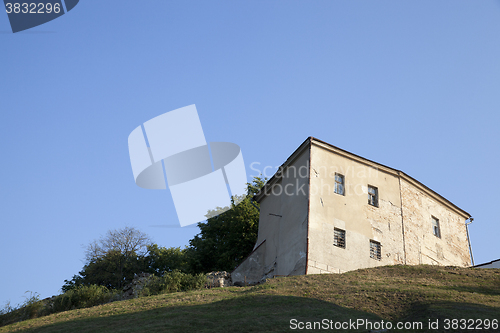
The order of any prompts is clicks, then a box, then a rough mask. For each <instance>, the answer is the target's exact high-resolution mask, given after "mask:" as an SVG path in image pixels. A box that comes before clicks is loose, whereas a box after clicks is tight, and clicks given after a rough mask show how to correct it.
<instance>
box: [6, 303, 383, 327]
mask: <svg viewBox="0 0 500 333" xmlns="http://www.w3.org/2000/svg"><path fill="white" fill-rule="evenodd" d="M94 309H97V307H96V308H94ZM96 312H97V311H96ZM67 313H68V319H63V320H66V321H60V322H57V323H52V324H46V325H43V324H42V323H43V321H44V319H45V320H50V316H49V317H43V318H39V319H34V320H30V321H27V322H24V323H19V324H18V325H14V326H11V328H12V330H11V331H14V330H15V331H16V332H72V333H75V332H106V333H117V332H120V333H122V332H123V333H125V332H218V333H219V332H289V331H292V330H291V329H290V320H291V319H293V318H294V319H297V321H303V322H306V321H309V322H314V321H317V322H319V321H322V320H323V319H328V320H333V321H334V322H335V321H347V322H348V321H349V319H352V320H356V319H369V320H371V321H380V320H381V318H380V317H378V316H376V315H374V314H371V313H367V312H362V311H357V310H353V309H349V308H345V307H341V306H338V305H335V304H332V303H329V302H325V301H321V300H316V299H309V298H302V297H295V296H275V295H253V296H243V297H239V298H235V299H230V300H222V301H218V302H214V303H208V304H198V305H190V306H189V305H183V306H165V307H158V308H155V309H150V310H144V311H135V312H131V313H126V314H116V315H107V316H106V317H97V314H96V317H93V318H89V317H85V318H77V317H75V318H72V319H70V318H69V312H67ZM42 325H43V326H42ZM21 327H22V328H21ZM0 331H1V330H0ZM294 331H296V330H294ZM352 331H353V332H366V330H365V329H360V330H352ZM7 332H9V331H7Z"/></svg>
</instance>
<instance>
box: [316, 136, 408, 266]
mask: <svg viewBox="0 0 500 333" xmlns="http://www.w3.org/2000/svg"><path fill="white" fill-rule="evenodd" d="M335 172H338V173H340V174H342V175H344V177H345V185H346V189H345V195H344V196H342V195H339V194H337V193H335V192H334V185H335ZM368 185H371V186H375V187H377V188H378V191H379V207H378V208H377V207H374V206H371V205H369V204H368ZM310 200H311V201H310V218H309V257H308V259H309V260H308V270H307V272H308V274H316V273H329V272H334V273H339V272H345V271H349V270H354V269H359V268H365V267H374V266H380V265H395V264H402V263H403V245H402V244H403V243H402V238H403V234H402V229H401V223H402V221H401V201H400V195H399V180H398V178H397V177H395V176H394V175H392V174H390V173H387V172H385V171H383V170H380V169H378V170H377V169H374V168H373V167H372V166H369V165H366V164H363V163H360V162H358V161H356V160H353V159H350V158H348V157H345V156H342V155H341V154H336V153H335V152H332V151H331V150H328V149H325V148H324V147H322V146H321V145H315V144H313V146H312V151H311V194H310ZM335 227H336V228H340V229H343V230H345V231H346V247H345V248H340V247H337V246H334V245H333V239H334V228H335ZM370 240H375V241H378V242H380V243H381V245H382V258H381V260H376V259H373V258H370Z"/></svg>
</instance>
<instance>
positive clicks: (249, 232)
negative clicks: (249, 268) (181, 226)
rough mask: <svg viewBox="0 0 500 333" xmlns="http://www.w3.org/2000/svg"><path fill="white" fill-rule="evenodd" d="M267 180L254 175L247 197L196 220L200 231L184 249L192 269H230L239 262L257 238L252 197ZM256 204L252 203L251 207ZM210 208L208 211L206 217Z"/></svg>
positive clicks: (256, 224) (256, 214) (195, 271)
mask: <svg viewBox="0 0 500 333" xmlns="http://www.w3.org/2000/svg"><path fill="white" fill-rule="evenodd" d="M265 181H266V179H263V178H261V177H254V179H253V181H252V183H248V184H247V196H246V197H245V198H244V199H242V198H236V199H242V200H241V201H240V200H236V202H238V201H240V202H239V203H238V204H235V200H234V199H235V198H233V199H232V204H231V209H230V210H228V211H226V212H224V213H222V214H220V215H217V216H212V217H210V218H208V219H207V222H205V223H203V222H200V223H198V227H199V228H200V233H199V234H198V235H196V236H195V237H194V238H193V239H191V240H190V241H189V244H190V246H189V248H188V249H187V254H188V260H189V266H190V269H191V271H192V272H194V273H199V272H210V271H221V270H225V271H231V270H233V269H234V268H235V267H236V266H237V265H238V264H239V263H240V262H242V261H243V260H244V259H245V258H246V256H248V254H250V252H251V251H252V249H253V246H254V245H255V242H256V241H257V233H258V226H259V210H258V208H257V207H256V206H257V205H258V204H256V203H253V202H252V201H251V199H252V197H253V196H254V195H255V194H256V193H258V192H259V190H260V189H261V187H262V186H264V184H265ZM254 205H255V206H254ZM213 213H214V212H213V211H212V212H209V214H208V215H209V216H210V215H211V214H212V215H213Z"/></svg>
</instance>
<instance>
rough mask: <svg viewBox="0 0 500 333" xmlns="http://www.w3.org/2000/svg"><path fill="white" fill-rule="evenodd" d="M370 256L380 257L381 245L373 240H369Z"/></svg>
mask: <svg viewBox="0 0 500 333" xmlns="http://www.w3.org/2000/svg"><path fill="white" fill-rule="evenodd" d="M370 258H373V259H377V260H380V259H381V258H382V246H381V245H380V243H379V242H376V241H374V240H370Z"/></svg>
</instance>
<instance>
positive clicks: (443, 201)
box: [254, 136, 471, 219]
mask: <svg viewBox="0 0 500 333" xmlns="http://www.w3.org/2000/svg"><path fill="white" fill-rule="evenodd" d="M313 144H314V145H316V146H318V147H321V148H323V149H326V150H329V151H331V152H334V153H336V154H338V155H341V156H344V157H346V158H349V159H351V160H354V161H356V162H359V163H362V164H365V165H367V166H370V167H373V168H376V169H378V170H380V171H383V172H386V173H389V174H392V175H394V176H395V177H400V178H401V179H404V180H405V181H407V182H408V183H410V184H412V185H413V186H415V187H416V188H418V189H419V190H421V191H422V192H424V193H426V194H427V195H429V196H430V197H431V198H433V199H434V200H436V201H438V202H440V203H441V204H443V205H445V206H446V207H448V208H450V209H451V210H453V211H455V212H456V213H458V214H459V215H461V216H463V217H464V218H466V219H468V218H470V217H471V215H470V214H469V213H467V212H466V211H465V210H463V209H461V208H460V207H458V206H456V205H455V204H453V203H452V202H451V201H449V200H448V199H446V198H445V197H443V196H441V195H440V194H438V193H437V192H435V191H433V190H432V189H430V188H429V187H427V186H425V185H424V184H422V183H421V182H419V181H418V180H416V179H415V178H413V177H411V176H409V175H407V174H406V173H404V172H403V171H401V170H397V169H394V168H391V167H388V166H386V165H383V164H380V163H377V162H374V161H371V160H369V159H367V158H364V157H361V156H359V155H356V154H353V153H351V152H348V151H347V150H344V149H341V148H338V147H336V146H334V145H331V144H329V143H327V142H324V141H322V140H319V139H316V138H314V137H312V136H310V137H309V138H307V139H306V140H305V141H304V142H302V144H301V145H300V146H299V147H298V148H297V149H296V150H295V151H294V152H293V153H292V154H291V155H290V157H288V158H287V160H286V161H285V162H284V163H283V164H282V165H281V166H280V167H279V168H278V171H277V172H276V173H275V174H274V175H273V176H272V177H271V179H269V180H268V181H267V183H266V185H265V186H264V187H263V189H262V191H260V193H258V194H256V195H255V197H254V199H255V201H257V202H260V201H261V200H262V199H263V198H264V197H265V194H264V193H269V191H270V189H271V188H272V186H273V185H274V184H276V183H277V182H278V181H279V179H280V176H281V172H283V171H284V170H285V169H286V168H287V167H288V166H289V165H291V164H292V163H293V162H294V161H295V160H296V159H297V158H298V157H299V156H300V155H301V154H302V152H303V151H304V150H305V149H307V148H309V147H310V146H312V145H313Z"/></svg>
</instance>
